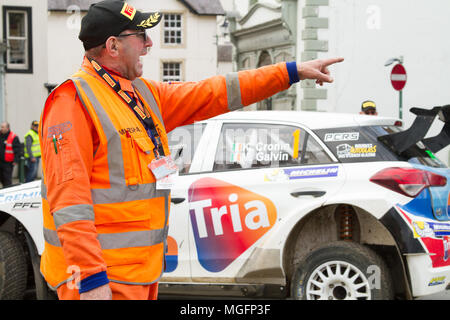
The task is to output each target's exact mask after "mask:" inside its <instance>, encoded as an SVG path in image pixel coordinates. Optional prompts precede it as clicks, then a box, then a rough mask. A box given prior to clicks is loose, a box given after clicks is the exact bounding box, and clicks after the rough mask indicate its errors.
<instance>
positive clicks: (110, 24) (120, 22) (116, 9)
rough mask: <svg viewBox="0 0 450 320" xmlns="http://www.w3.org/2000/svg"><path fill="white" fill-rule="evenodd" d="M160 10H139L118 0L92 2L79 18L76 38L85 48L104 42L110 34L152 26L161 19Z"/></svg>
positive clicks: (116, 34) (115, 34)
mask: <svg viewBox="0 0 450 320" xmlns="http://www.w3.org/2000/svg"><path fill="white" fill-rule="evenodd" d="M161 18H162V15H161V13H160V12H140V11H138V10H136V9H135V8H134V7H133V6H131V5H130V4H128V3H126V2H123V1H120V0H104V1H100V2H98V3H94V4H92V5H91V6H90V7H89V11H88V12H87V14H86V15H85V16H84V17H83V19H82V20H81V30H80V34H79V35H78V38H79V39H80V40H81V41H82V42H83V46H84V49H85V50H89V49H91V48H94V47H96V46H99V45H101V44H103V43H105V42H106V40H107V39H108V38H109V37H111V36H118V35H119V34H120V33H121V32H122V31H124V30H127V29H130V30H145V29H149V28H153V27H154V26H156V25H157V24H158V23H159V22H160V21H161Z"/></svg>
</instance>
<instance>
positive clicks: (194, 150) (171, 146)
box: [167, 121, 208, 176]
mask: <svg viewBox="0 0 450 320" xmlns="http://www.w3.org/2000/svg"><path fill="white" fill-rule="evenodd" d="M195 126H200V130H201V132H200V137H199V140H198V141H197V144H196V145H195V142H196V141H195V132H194V137H193V139H194V141H193V142H194V145H195V146H194V145H192V147H193V148H191V149H190V152H192V154H191V159H190V161H191V162H190V164H189V169H187V171H183V172H179V175H180V176H187V175H190V174H196V173H199V172H198V168H197V167H198V165H197V166H195V164H196V163H198V156H197V157H196V154H197V153H198V149H200V148H202V146H203V145H204V142H202V141H204V140H205V139H207V138H208V137H205V131H206V130H207V128H208V123H207V122H203V121H202V122H195V123H192V124H188V125H184V126H181V127H177V128H175V129H173V130H172V131H170V132H168V133H167V139H168V143H169V149H170V150H171V153H172V152H174V151H175V153H176V152H178V151H180V150H181V149H180V148H175V147H177V146H178V145H179V144H175V145H174V144H171V141H170V140H171V139H170V138H171V135H172V134H174V132H175V131H176V130H177V129H180V128H184V129H186V127H193V128H194V129H193V131H195V130H199V129H198V127H197V128H195ZM186 130H189V129H186ZM189 142H192V141H189ZM173 159H174V160H175V161H176V158H175V157H173Z"/></svg>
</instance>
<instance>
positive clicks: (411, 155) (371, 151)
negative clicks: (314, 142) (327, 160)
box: [314, 126, 446, 168]
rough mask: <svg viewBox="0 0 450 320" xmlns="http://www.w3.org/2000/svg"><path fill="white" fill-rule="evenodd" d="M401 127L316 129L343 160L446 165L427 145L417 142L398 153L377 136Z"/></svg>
mask: <svg viewBox="0 0 450 320" xmlns="http://www.w3.org/2000/svg"><path fill="white" fill-rule="evenodd" d="M399 131H401V128H399V127H396V126H361V127H360V126H355V127H345V128H329V129H320V130H314V132H315V133H316V134H317V135H318V136H319V138H320V139H321V140H322V141H323V142H324V143H325V144H326V145H327V147H328V148H329V149H330V151H331V152H332V153H333V154H334V155H335V156H336V158H337V159H338V160H339V161H340V162H343V163H354V162H372V161H408V162H410V163H417V164H422V165H426V166H430V167H435V168H445V167H446V165H445V164H444V163H443V162H442V161H440V160H439V159H438V158H437V157H436V156H435V155H434V154H433V153H431V152H430V151H429V150H427V149H426V148H425V146H424V145H423V143H422V142H418V143H416V144H415V145H414V146H412V147H411V148H409V149H408V150H406V151H405V152H403V153H401V154H400V155H399V154H396V153H395V152H393V151H392V150H390V149H389V148H388V147H387V146H386V145H384V144H383V143H382V142H381V141H379V140H378V137H379V136H383V135H387V134H390V133H394V132H399Z"/></svg>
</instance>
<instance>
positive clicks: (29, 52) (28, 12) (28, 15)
mask: <svg viewBox="0 0 450 320" xmlns="http://www.w3.org/2000/svg"><path fill="white" fill-rule="evenodd" d="M2 11H3V12H2V18H3V39H4V40H5V41H6V43H7V44H8V40H9V39H10V38H9V37H8V33H9V25H8V21H9V16H8V13H10V12H21V13H25V23H26V26H25V27H26V28H25V30H26V40H25V41H26V46H27V49H26V52H25V54H26V59H27V63H26V64H25V65H24V66H23V67H22V65H20V66H18V67H14V64H10V63H8V52H9V49H7V50H6V51H5V53H4V57H3V59H4V60H3V61H4V62H5V72H7V73H33V32H32V29H33V28H32V22H33V20H32V8H31V7H20V6H3V7H2Z"/></svg>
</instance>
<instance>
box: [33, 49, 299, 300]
mask: <svg viewBox="0 0 450 320" xmlns="http://www.w3.org/2000/svg"><path fill="white" fill-rule="evenodd" d="M114 78H115V79H116V80H117V81H118V82H119V83H120V86H121V88H122V89H123V90H125V91H127V92H128V93H129V94H130V95H131V96H134V97H136V95H137V96H138V97H139V98H140V100H141V101H143V103H144V107H145V108H146V109H147V111H148V112H149V113H150V115H151V116H152V119H153V121H154V123H155V126H156V129H157V131H158V133H159V135H160V136H161V139H162V143H163V148H164V151H165V153H166V155H167V154H169V148H168V143H167V135H166V133H167V132H169V131H171V130H173V129H174V128H176V127H178V126H182V125H186V124H190V123H193V122H194V121H200V120H203V119H207V118H210V117H213V116H216V115H219V114H222V113H225V112H229V111H233V110H235V109H238V108H242V107H243V106H245V105H249V104H252V103H255V102H257V101H260V100H262V99H265V98H268V97H270V96H271V95H273V94H275V93H277V92H279V91H282V90H285V89H287V88H288V87H289V86H290V83H289V81H290V80H289V75H288V71H287V67H286V64H285V63H280V64H276V65H273V66H267V67H262V68H259V69H256V70H248V71H241V72H238V73H231V74H228V75H227V76H215V77H212V78H209V79H207V80H204V81H200V82H185V83H159V82H154V81H148V80H145V79H142V78H138V79H136V80H135V81H133V82H131V81H128V80H126V79H123V78H121V77H119V76H117V75H115V76H114ZM39 136H40V142H41V150H42V162H43V173H44V178H43V180H42V191H41V193H42V198H43V199H42V203H43V216H44V238H45V249H44V252H43V255H42V257H41V272H42V274H43V275H44V277H45V279H46V281H47V282H48V284H49V285H50V286H52V287H53V288H57V287H58V286H60V285H61V284H63V283H65V282H68V281H72V280H80V281H81V282H80V284H81V288H80V292H84V291H88V290H90V289H91V288H94V287H96V286H99V285H102V284H105V283H108V281H114V282H119V283H126V284H138V285H143V284H150V283H154V282H156V281H158V280H159V278H160V277H161V275H162V272H163V264H164V252H165V251H166V237H167V230H168V227H167V222H168V219H169V209H170V192H169V191H166V190H156V183H155V178H154V176H153V174H152V173H151V171H150V170H149V169H148V168H147V165H148V164H149V163H150V162H151V161H152V160H153V158H154V154H153V152H152V150H153V147H154V146H153V143H152V140H151V139H150V138H149V137H148V135H147V133H146V131H145V129H144V127H143V125H142V123H141V122H140V121H139V120H138V118H137V117H136V116H135V115H134V113H133V111H131V109H130V108H129V106H128V105H127V104H126V103H125V102H124V101H123V100H122V98H120V97H119V96H118V95H117V94H116V92H115V91H114V90H112V89H111V88H110V87H109V86H108V85H107V84H106V83H105V81H104V80H103V79H102V78H100V76H98V75H97V74H96V72H95V71H94V69H93V67H92V65H91V64H90V62H89V61H88V60H87V59H86V58H85V59H84V62H83V65H82V69H81V70H80V71H79V72H77V73H76V74H74V75H73V76H72V77H71V78H70V79H69V80H68V81H66V82H64V83H63V84H62V85H60V86H59V87H57V88H56V89H55V90H53V91H52V93H51V94H50V95H49V97H48V99H47V101H46V103H45V107H44V110H43V112H42V114H41V121H40V128H39ZM76 278H77V279H76Z"/></svg>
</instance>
